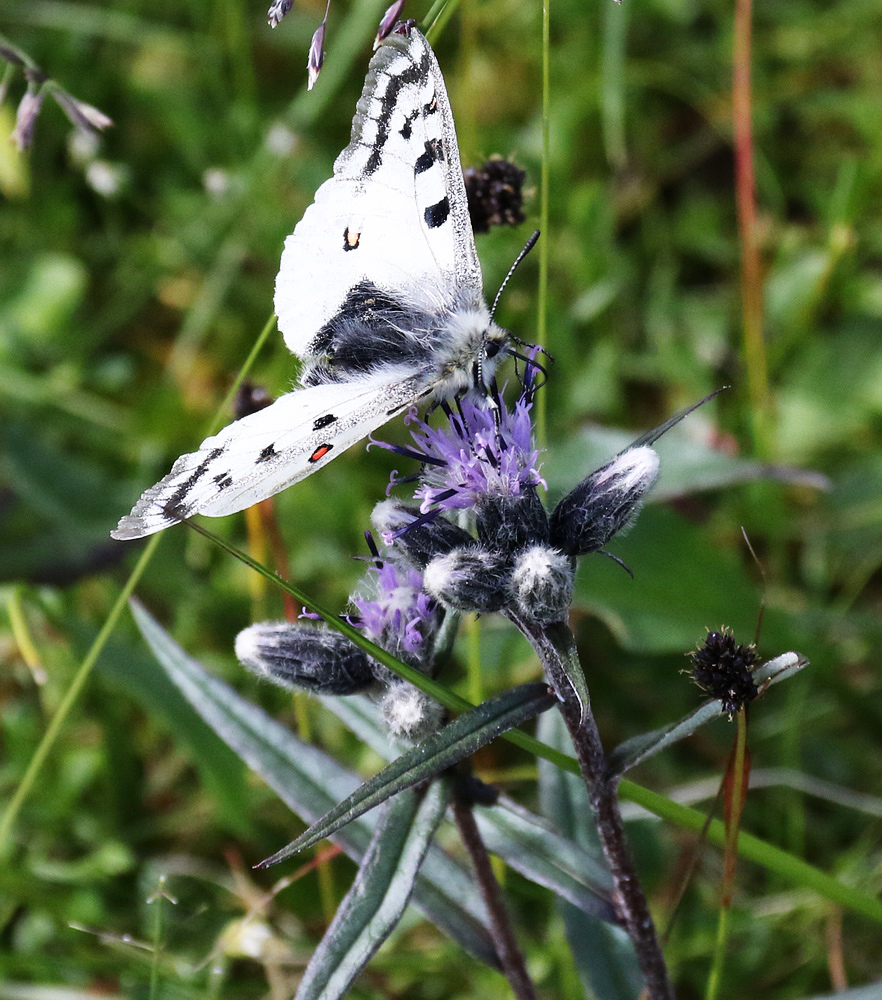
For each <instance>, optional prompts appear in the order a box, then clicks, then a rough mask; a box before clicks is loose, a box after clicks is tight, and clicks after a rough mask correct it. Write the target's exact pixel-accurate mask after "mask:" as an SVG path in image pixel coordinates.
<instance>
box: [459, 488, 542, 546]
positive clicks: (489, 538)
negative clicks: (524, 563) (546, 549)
mask: <svg viewBox="0 0 882 1000" xmlns="http://www.w3.org/2000/svg"><path fill="white" fill-rule="evenodd" d="M475 527H476V529H477V532H478V538H479V539H480V540H481V543H482V544H483V545H484V547H485V548H488V549H491V550H492V551H494V552H499V553H501V554H503V555H507V556H510V555H512V554H513V553H515V552H518V551H520V550H521V549H524V548H526V547H527V546H529V545H535V544H537V543H540V542H547V541H548V515H547V514H546V513H545V507H543V505H542V501H541V500H540V499H539V494H538V493H537V491H536V487H535V486H533V485H529V484H528V485H526V486H523V487H522V492H521V493H520V494H517V495H513V494H511V493H488V494H487V495H486V496H483V497H481V498H480V499H479V500H478V501H477V503H476V504H475Z"/></svg>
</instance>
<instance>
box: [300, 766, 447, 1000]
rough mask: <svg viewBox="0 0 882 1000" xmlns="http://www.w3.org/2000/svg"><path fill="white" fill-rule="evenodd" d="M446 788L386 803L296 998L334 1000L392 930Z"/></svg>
mask: <svg viewBox="0 0 882 1000" xmlns="http://www.w3.org/2000/svg"><path fill="white" fill-rule="evenodd" d="M447 792H448V790H447V785H446V782H444V781H435V782H432V784H431V785H430V786H429V788H428V790H427V791H426V794H425V795H420V794H419V793H418V792H417V791H415V790H410V791H407V792H404V793H403V794H401V795H398V796H396V797H395V798H394V799H391V800H390V801H388V802H387V803H386V807H385V810H384V813H383V816H382V817H381V819H380V822H379V823H378V824H377V828H376V829H375V830H374V835H373V837H372V838H371V844H370V847H369V848H368V851H367V853H366V854H365V857H364V861H363V862H362V865H361V868H360V869H359V872H358V875H357V876H356V879H355V881H354V882H353V883H352V886H351V888H350V889H349V892H347V893H346V896H345V898H344V899H343V901H342V902H341V903H340V906H339V907H338V909H337V914H336V916H335V917H334V920H333V921H332V923H331V926H330V927H329V928H328V930H327V932H326V933H325V936H324V937H323V938H322V941H321V944H320V945H319V946H318V949H317V950H316V951H315V953H314V954H313V956H312V958H311V959H310V961H309V965H308V966H307V967H306V971H305V973H304V974H303V979H302V981H301V983H300V988H299V989H298V990H297V997H296V1000H336V998H337V997H342V996H343V995H344V994H345V993H346V991H347V990H348V989H349V987H350V985H351V984H352V982H353V980H354V979H355V977H356V976H357V975H358V974H359V973H360V972H361V970H362V969H363V968H364V967H365V966H366V965H367V963H368V962H369V961H370V960H371V958H372V957H373V956H374V954H375V953H376V951H377V949H378V948H379V947H380V945H381V944H382V943H383V942H384V941H385V940H386V938H387V937H388V936H389V934H390V933H391V932H392V931H393V929H394V928H395V926H396V925H397V924H398V921H399V920H400V919H401V915H402V914H403V913H404V910H405V907H406V906H407V902H408V900H409V898H410V895H411V892H412V891H413V887H414V883H415V881H416V877H417V873H418V872H419V869H420V865H421V864H422V862H423V858H424V857H425V855H426V851H427V849H428V847H429V844H430V842H431V840H432V837H433V836H434V834H435V831H436V829H437V828H438V824H439V823H440V822H441V820H442V818H443V817H444V810H445V808H446V806H447V799H448V794H447Z"/></svg>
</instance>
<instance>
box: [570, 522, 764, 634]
mask: <svg viewBox="0 0 882 1000" xmlns="http://www.w3.org/2000/svg"><path fill="white" fill-rule="evenodd" d="M609 550H610V552H612V553H613V554H614V555H616V556H618V557H620V558H622V559H623V560H624V561H625V563H626V565H627V566H629V567H630V569H631V570H632V571H633V573H634V577H635V578H634V579H631V577H629V576H628V574H627V573H624V572H623V571H622V570H621V568H619V567H618V566H616V565H615V564H614V563H613V562H612V561H611V560H609V559H600V558H596V557H595V558H589V559H583V560H582V565H581V566H580V568H579V573H578V575H577V577H576V599H575V606H576V607H577V608H578V609H579V610H581V611H589V612H591V613H592V614H595V615H596V616H597V617H598V618H600V619H601V620H602V621H603V622H604V623H605V624H606V625H607V627H608V628H609V629H610V631H611V632H612V633H613V634H614V635H615V637H616V639H617V640H618V642H619V644H620V645H621V646H622V647H624V648H625V649H628V650H631V651H635V652H644V653H681V652H682V651H683V650H686V649H690V648H691V647H693V646H694V645H695V641H696V639H697V637H698V636H699V635H700V634H701V632H702V629H703V628H704V627H705V626H707V627H715V628H719V627H720V626H721V625H723V624H724V623H725V624H735V623H737V622H739V621H740V622H748V621H749V622H753V621H755V620H756V615H757V608H758V607H759V592H758V590H757V587H756V585H755V584H754V583H753V582H752V581H751V580H750V579H749V578H748V576H747V571H746V570H745V568H744V565H743V563H742V562H741V560H739V557H738V553H737V552H735V551H734V550H729V549H724V548H722V547H720V546H714V545H709V544H708V543H707V541H705V540H704V539H703V537H702V536H701V535H700V534H699V532H697V531H696V530H695V528H694V526H693V525H691V524H689V523H688V522H687V521H686V520H685V519H684V518H682V517H680V516H679V515H678V514H677V513H675V512H674V511H673V510H669V509H667V508H661V507H650V508H649V509H647V510H645V511H644V512H643V513H642V514H641V516H640V519H639V520H638V521H637V523H636V524H635V526H634V528H633V530H632V531H631V532H630V534H629V535H628V536H627V537H624V538H622V537H620V536H619V537H616V538H614V539H613V540H612V542H611V543H610V545H609ZM719 581H725V586H722V585H717V583H718V582H719Z"/></svg>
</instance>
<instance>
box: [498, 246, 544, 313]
mask: <svg viewBox="0 0 882 1000" xmlns="http://www.w3.org/2000/svg"><path fill="white" fill-rule="evenodd" d="M538 240H539V230H538V229H537V230H536V232H535V233H533V235H532V236H531V237H530V238H529V239H528V240H527V242H526V244H525V245H524V249H523V250H521V252H520V253H519V254H518V255H517V257H515V261H514V263H513V264H512V265H511V267H510V268H509V269H508V274H507V275H506V276H505V280H504V281H503V282H502V284H501V285H500V286H499V291H498V292H497V293H496V298H495V299H494V300H493V308H492V309H491V310H490V319H493V317H494V316H495V315H496V307H497V306H498V305H499V300H500V298H501V297H502V293H503V292H504V291H505V286H506V285H507V284H508V283H509V281H511V276H512V275H513V274H514V273H515V271H516V270H517V269H518V265H519V264H520V262H521V261H522V260H523V259H524V257H526V256H527V254H528V253H529V252H530V251H531V250H532V249H533V247H534V246H536V243H537V242H538Z"/></svg>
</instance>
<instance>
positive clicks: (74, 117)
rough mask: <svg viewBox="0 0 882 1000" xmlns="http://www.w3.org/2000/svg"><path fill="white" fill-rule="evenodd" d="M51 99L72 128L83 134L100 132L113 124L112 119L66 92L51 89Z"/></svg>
mask: <svg viewBox="0 0 882 1000" xmlns="http://www.w3.org/2000/svg"><path fill="white" fill-rule="evenodd" d="M50 93H51V94H52V98H53V100H54V101H55V103H56V104H57V105H58V106H59V107H60V108H61V110H62V111H63V112H64V113H65V114H66V115H67V117H68V118H69V119H70V123H71V125H73V126H74V128H78V129H82V130H83V131H84V132H100V131H101V129H104V128H109V127H110V126H111V125H112V124H113V119H112V118H108V117H107V115H106V114H104V112H103V111H99V110H98V108H96V107H93V106H92V105H91V104H86V102H85V101H80V100H78V99H77V98H76V97H73V96H72V95H71V94H68V93H67V91H66V90H61V89H60V88H59V87H52V88H51V90H50Z"/></svg>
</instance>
